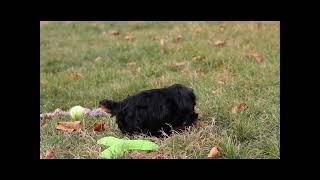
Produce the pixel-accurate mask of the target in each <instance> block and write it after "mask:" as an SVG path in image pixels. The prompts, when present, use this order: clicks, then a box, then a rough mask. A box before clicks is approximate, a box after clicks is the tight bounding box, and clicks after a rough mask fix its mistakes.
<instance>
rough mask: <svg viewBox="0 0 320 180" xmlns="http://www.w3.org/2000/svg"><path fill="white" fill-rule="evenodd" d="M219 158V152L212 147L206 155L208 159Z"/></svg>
mask: <svg viewBox="0 0 320 180" xmlns="http://www.w3.org/2000/svg"><path fill="white" fill-rule="evenodd" d="M219 156H220V150H219V148H217V147H213V148H212V149H211V150H210V152H209V154H208V158H210V159H214V158H217V157H219Z"/></svg>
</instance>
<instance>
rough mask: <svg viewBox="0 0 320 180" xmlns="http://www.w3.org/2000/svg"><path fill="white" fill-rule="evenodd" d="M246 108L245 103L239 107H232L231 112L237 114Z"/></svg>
mask: <svg viewBox="0 0 320 180" xmlns="http://www.w3.org/2000/svg"><path fill="white" fill-rule="evenodd" d="M247 108H248V105H247V104H246V103H240V104H239V105H237V106H234V107H233V108H232V110H231V112H232V113H234V114H235V113H239V112H241V111H244V110H245V109H247Z"/></svg>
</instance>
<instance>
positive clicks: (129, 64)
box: [127, 62, 137, 66]
mask: <svg viewBox="0 0 320 180" xmlns="http://www.w3.org/2000/svg"><path fill="white" fill-rule="evenodd" d="M136 64H137V63H136V62H128V63H127V65H128V66H135V65H136Z"/></svg>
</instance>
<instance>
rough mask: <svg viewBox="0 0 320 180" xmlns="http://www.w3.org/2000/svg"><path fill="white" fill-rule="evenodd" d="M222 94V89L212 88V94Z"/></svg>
mask: <svg viewBox="0 0 320 180" xmlns="http://www.w3.org/2000/svg"><path fill="white" fill-rule="evenodd" d="M220 94H221V92H220V90H219V89H217V90H212V95H214V96H219V95H220Z"/></svg>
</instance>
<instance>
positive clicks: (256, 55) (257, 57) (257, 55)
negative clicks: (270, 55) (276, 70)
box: [249, 53, 263, 63]
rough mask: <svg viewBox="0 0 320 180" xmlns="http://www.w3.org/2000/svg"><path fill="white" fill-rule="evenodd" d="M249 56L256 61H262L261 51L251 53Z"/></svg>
mask: <svg viewBox="0 0 320 180" xmlns="http://www.w3.org/2000/svg"><path fill="white" fill-rule="evenodd" d="M249 57H250V58H252V59H254V60H255V61H256V62H257V63H261V62H262V61H263V56H262V54H261V53H251V54H249Z"/></svg>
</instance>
